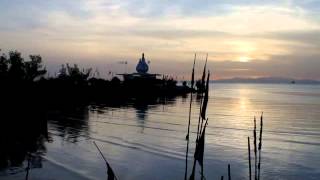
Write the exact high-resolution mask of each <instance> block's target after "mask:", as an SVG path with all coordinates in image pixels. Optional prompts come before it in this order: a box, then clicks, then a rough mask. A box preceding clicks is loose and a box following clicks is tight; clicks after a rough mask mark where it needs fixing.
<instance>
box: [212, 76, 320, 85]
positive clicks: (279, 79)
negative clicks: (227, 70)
mask: <svg viewBox="0 0 320 180" xmlns="http://www.w3.org/2000/svg"><path fill="white" fill-rule="evenodd" d="M213 82H216V83H269V84H320V81H317V80H311V79H293V78H282V77H261V78H231V79H219V80H214V81H213Z"/></svg>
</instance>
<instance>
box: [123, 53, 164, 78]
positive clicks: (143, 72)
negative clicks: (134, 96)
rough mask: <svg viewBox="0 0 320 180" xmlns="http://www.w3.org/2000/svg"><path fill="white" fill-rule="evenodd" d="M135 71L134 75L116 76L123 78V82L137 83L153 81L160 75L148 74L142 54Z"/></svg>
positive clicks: (146, 64)
mask: <svg viewBox="0 0 320 180" xmlns="http://www.w3.org/2000/svg"><path fill="white" fill-rule="evenodd" d="M136 71H137V72H134V73H129V74H118V75H121V76H123V80H124V81H137V80H149V81H150V80H151V81H154V80H156V79H157V76H160V74H150V73H148V71H149V65H148V63H147V61H146V59H145V57H144V53H142V57H141V58H140V59H139V61H138V64H137V66H136Z"/></svg>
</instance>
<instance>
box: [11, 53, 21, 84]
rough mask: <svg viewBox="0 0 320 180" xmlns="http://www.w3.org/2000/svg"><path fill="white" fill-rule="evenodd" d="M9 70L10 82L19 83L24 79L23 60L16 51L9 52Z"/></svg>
mask: <svg viewBox="0 0 320 180" xmlns="http://www.w3.org/2000/svg"><path fill="white" fill-rule="evenodd" d="M9 65H10V66H9V69H8V75H9V78H10V79H11V80H14V81H21V80H23V79H24V75H25V71H24V60H23V58H22V57H21V53H20V52H18V51H10V52H9Z"/></svg>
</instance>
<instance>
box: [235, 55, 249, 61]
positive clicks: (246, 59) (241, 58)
mask: <svg viewBox="0 0 320 180" xmlns="http://www.w3.org/2000/svg"><path fill="white" fill-rule="evenodd" d="M238 61H239V62H249V61H250V58H249V57H247V56H241V57H239V58H238Z"/></svg>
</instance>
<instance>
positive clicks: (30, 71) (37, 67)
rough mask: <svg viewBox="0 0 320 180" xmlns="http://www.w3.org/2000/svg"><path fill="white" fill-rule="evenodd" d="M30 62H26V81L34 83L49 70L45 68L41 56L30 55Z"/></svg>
mask: <svg viewBox="0 0 320 180" xmlns="http://www.w3.org/2000/svg"><path fill="white" fill-rule="evenodd" d="M29 57H30V61H28V62H25V79H26V80H27V81H34V79H35V78H37V77H40V76H43V75H44V74H46V73H47V70H46V69H45V68H43V65H42V64H41V63H42V58H41V56H40V55H30V56H29Z"/></svg>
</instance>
